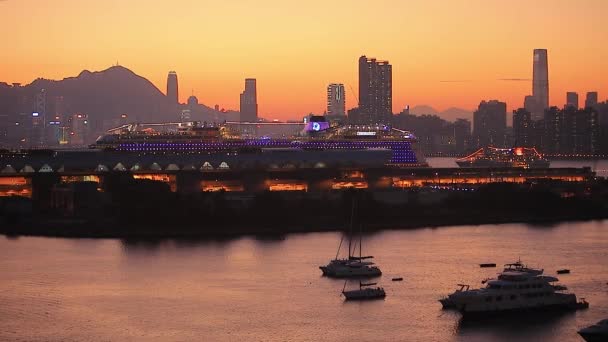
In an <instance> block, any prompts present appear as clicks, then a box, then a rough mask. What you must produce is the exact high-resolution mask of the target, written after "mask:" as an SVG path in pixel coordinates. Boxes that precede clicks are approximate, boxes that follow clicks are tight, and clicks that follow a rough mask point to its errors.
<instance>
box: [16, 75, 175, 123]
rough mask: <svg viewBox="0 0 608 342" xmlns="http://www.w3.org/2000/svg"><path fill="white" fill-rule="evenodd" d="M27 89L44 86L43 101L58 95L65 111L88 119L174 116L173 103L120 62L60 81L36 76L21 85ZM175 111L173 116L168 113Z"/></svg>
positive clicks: (28, 90) (50, 100)
mask: <svg viewBox="0 0 608 342" xmlns="http://www.w3.org/2000/svg"><path fill="white" fill-rule="evenodd" d="M25 88H26V91H27V92H28V93H30V92H31V93H32V94H31V95H32V96H34V94H35V93H37V92H39V91H40V90H42V89H45V91H46V93H47V101H48V102H52V101H53V100H54V97H56V96H62V97H63V101H64V104H65V110H66V111H67V112H68V113H85V114H87V115H88V116H89V118H90V119H91V121H92V122H101V121H103V120H110V119H115V118H118V117H120V115H121V114H128V115H129V119H130V120H133V121H162V120H167V119H173V120H175V119H176V118H177V113H175V110H176V109H177V108H175V106H172V105H171V104H169V102H168V100H167V98H166V96H165V95H164V94H163V93H162V92H161V91H160V90H159V89H158V88H157V87H156V86H155V85H154V84H152V82H150V81H148V80H147V79H145V78H143V77H141V76H138V75H136V74H135V73H134V72H132V71H131V70H129V69H127V68H125V67H122V66H113V67H110V68H108V69H106V70H103V71H97V72H90V71H88V70H84V71H82V72H81V73H80V74H79V75H78V76H77V77H69V78H65V79H63V80H61V81H51V80H46V79H37V80H35V81H34V82H32V83H31V84H29V85H27V86H25ZM173 113H175V114H174V115H175V116H173V117H170V116H171V115H170V114H173Z"/></svg>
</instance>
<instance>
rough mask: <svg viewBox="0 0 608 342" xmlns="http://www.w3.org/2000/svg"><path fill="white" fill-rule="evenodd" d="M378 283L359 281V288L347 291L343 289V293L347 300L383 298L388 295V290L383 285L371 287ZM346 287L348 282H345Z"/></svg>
mask: <svg viewBox="0 0 608 342" xmlns="http://www.w3.org/2000/svg"><path fill="white" fill-rule="evenodd" d="M374 285H377V283H362V282H359V289H357V290H349V291H345V290H344V289H342V294H343V295H344V298H345V299H346V300H367V299H382V298H384V297H386V292H384V289H383V288H381V287H370V286H374ZM344 287H346V283H345V284H344Z"/></svg>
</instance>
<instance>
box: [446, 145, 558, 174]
mask: <svg viewBox="0 0 608 342" xmlns="http://www.w3.org/2000/svg"><path fill="white" fill-rule="evenodd" d="M456 164H458V166H460V167H482V168H483V167H488V168H508V167H518V168H525V169H530V168H547V167H549V160H547V159H545V158H543V156H542V155H541V154H540V153H538V151H537V150H536V149H535V148H533V147H532V148H526V147H514V148H496V147H485V148H480V149H479V150H477V151H475V152H474V153H472V154H471V155H468V156H466V157H464V158H460V159H457V160H456Z"/></svg>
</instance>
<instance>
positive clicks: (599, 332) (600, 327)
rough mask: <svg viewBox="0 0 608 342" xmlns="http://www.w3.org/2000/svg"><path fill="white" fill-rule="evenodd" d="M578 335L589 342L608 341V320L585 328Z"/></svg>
mask: <svg viewBox="0 0 608 342" xmlns="http://www.w3.org/2000/svg"><path fill="white" fill-rule="evenodd" d="M578 334H579V335H581V337H582V338H583V339H584V340H585V341H587V342H600V341H608V319H603V320H601V321H599V322H597V323H596V324H594V325H591V326H588V327H586V328H583V329H581V330H579V331H578Z"/></svg>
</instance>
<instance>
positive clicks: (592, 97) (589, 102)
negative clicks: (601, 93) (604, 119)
mask: <svg viewBox="0 0 608 342" xmlns="http://www.w3.org/2000/svg"><path fill="white" fill-rule="evenodd" d="M596 105H597V91H590V92H588V93H587V97H586V98H585V108H593V107H595V106H596Z"/></svg>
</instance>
